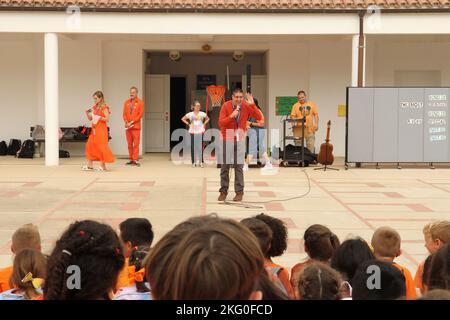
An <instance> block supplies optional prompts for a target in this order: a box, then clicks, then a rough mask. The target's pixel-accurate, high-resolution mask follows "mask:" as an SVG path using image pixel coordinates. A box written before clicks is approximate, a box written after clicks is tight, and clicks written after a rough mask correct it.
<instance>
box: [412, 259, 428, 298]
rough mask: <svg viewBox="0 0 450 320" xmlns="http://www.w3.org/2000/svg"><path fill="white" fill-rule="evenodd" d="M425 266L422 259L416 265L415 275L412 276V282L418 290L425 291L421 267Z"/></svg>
mask: <svg viewBox="0 0 450 320" xmlns="http://www.w3.org/2000/svg"><path fill="white" fill-rule="evenodd" d="M424 266H425V261H422V262H421V263H420V264H419V267H417V271H416V275H415V276H414V284H415V285H416V287H417V288H419V289H420V292H422V294H423V293H425V292H426V286H425V285H424V284H423V268H424Z"/></svg>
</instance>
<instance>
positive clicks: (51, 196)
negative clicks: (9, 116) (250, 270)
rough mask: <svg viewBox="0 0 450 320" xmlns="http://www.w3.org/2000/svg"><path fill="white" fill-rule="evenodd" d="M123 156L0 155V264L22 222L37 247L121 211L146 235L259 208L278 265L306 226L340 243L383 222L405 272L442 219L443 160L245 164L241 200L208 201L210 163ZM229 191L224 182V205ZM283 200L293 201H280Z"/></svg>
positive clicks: (113, 218) (445, 210)
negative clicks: (282, 247)
mask: <svg viewBox="0 0 450 320" xmlns="http://www.w3.org/2000/svg"><path fill="white" fill-rule="evenodd" d="M125 162H126V160H125V159H118V160H117V162H116V163H115V164H113V165H112V166H110V171H109V172H103V173H102V172H82V171H81V170H80V167H81V165H82V164H83V163H84V158H83V157H75V158H70V159H61V163H60V166H56V167H48V166H45V164H44V158H37V159H36V158H35V159H33V160H30V159H16V158H13V157H9V156H8V157H1V158H0V267H5V266H7V265H9V264H10V263H11V252H10V245H11V243H10V238H11V235H12V233H13V232H14V230H15V229H16V228H18V227H19V226H21V225H23V224H25V223H34V224H37V225H38V227H39V230H40V232H41V237H42V243H43V249H44V252H45V253H49V250H51V248H52V247H53V245H54V242H55V241H56V239H57V238H58V236H59V235H60V234H61V233H62V231H63V230H64V229H65V228H66V227H67V226H68V225H69V224H70V223H71V222H73V221H75V220H79V219H96V220H100V221H104V222H107V223H109V224H111V225H112V226H113V227H114V228H117V226H118V224H119V223H120V222H121V221H122V220H124V219H126V218H129V217H146V218H148V219H149V220H150V221H151V223H152V224H153V227H154V231H155V242H156V241H158V239H160V238H161V236H162V235H163V234H165V233H166V232H167V231H169V230H170V229H171V228H172V227H174V226H175V225H176V224H178V223H179V222H181V221H183V220H185V219H187V218H189V217H192V216H199V215H206V214H208V213H213V212H215V213H217V214H219V215H220V216H221V217H229V218H233V219H237V220H241V219H243V218H246V217H250V216H252V215H256V214H258V213H261V212H264V213H267V214H269V215H272V216H275V217H278V218H280V219H282V220H284V221H285V222H286V224H287V226H288V228H289V246H288V250H287V252H286V253H285V254H284V255H283V256H282V257H281V258H278V259H276V260H277V262H279V263H281V264H282V265H285V266H286V267H292V266H293V265H294V264H295V263H297V262H298V261H300V260H302V259H303V258H305V257H306V255H305V253H304V251H303V245H302V236H303V232H304V231H305V229H306V228H307V227H308V226H310V225H311V224H314V223H320V224H325V225H326V226H328V227H330V228H331V230H332V231H334V232H335V233H336V234H337V235H338V236H339V239H340V240H341V241H343V240H344V239H345V238H347V237H351V236H355V235H359V236H361V237H363V238H364V239H366V240H368V241H370V239H371V236H372V234H373V231H374V229H375V228H377V227H379V226H383V225H389V226H391V227H394V228H395V229H397V230H398V231H399V232H400V234H401V237H402V250H403V254H402V256H401V257H399V258H398V262H399V263H400V264H403V265H405V266H407V267H409V268H410V270H411V272H413V273H414V272H415V270H416V267H417V264H418V263H419V262H420V261H421V260H423V259H424V258H425V257H426V249H425V247H424V242H423V236H422V227H423V226H424V225H425V224H426V223H428V222H429V221H430V220H433V219H450V210H449V208H450V197H449V194H450V169H449V168H448V167H437V168H436V169H435V170H432V169H429V168H427V167H424V166H420V167H419V166H417V167H414V166H409V167H403V168H402V169H401V170H399V169H397V168H396V167H394V166H393V167H389V166H385V167H383V168H381V169H379V170H377V169H375V168H374V167H365V166H363V167H362V168H350V169H349V170H344V166H343V159H341V158H338V159H337V163H336V164H335V167H337V168H340V169H341V170H340V171H326V172H324V171H320V170H317V171H314V170H313V169H314V168H315V167H317V166H311V167H308V168H306V170H303V169H302V168H298V167H289V168H278V170H277V171H276V173H275V174H273V175H262V174H261V172H260V170H259V169H257V168H251V169H250V171H249V172H247V173H245V179H246V180H245V183H246V189H245V197H244V204H246V206H247V207H245V206H243V205H238V206H236V205H226V204H220V203H218V202H217V196H218V189H219V169H217V168H216V167H215V166H213V165H208V166H206V167H205V168H203V169H202V168H191V167H190V165H187V164H185V165H175V164H173V163H172V162H171V161H170V157H169V155H168V154H150V155H145V156H144V158H143V159H142V162H141V163H142V166H141V167H140V168H137V167H128V166H125V165H124V164H125ZM308 180H309V182H308ZM231 181H233V178H232V180H231ZM230 185H231V186H232V183H231V184H230ZM309 186H310V187H309ZM309 189H310V190H309ZM233 195H234V193H233V192H232V189H231V190H230V193H229V196H228V199H229V200H230V202H231V199H232V197H233ZM295 197H297V198H295ZM290 198H295V199H291V200H287V201H284V200H286V199H290Z"/></svg>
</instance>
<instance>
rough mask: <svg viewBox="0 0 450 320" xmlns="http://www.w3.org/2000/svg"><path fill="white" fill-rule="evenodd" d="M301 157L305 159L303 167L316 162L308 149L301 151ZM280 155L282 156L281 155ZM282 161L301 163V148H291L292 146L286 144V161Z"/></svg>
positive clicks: (315, 157) (314, 156) (315, 158)
mask: <svg viewBox="0 0 450 320" xmlns="http://www.w3.org/2000/svg"><path fill="white" fill-rule="evenodd" d="M303 152H304V153H303V155H304V157H305V159H304V161H305V167H307V166H309V165H310V164H311V163H313V162H314V161H316V160H317V156H316V155H315V154H313V153H312V152H311V151H309V149H308V148H306V147H305V149H304V151H303ZM281 155H282V154H281ZM283 161H287V162H290V161H299V162H301V161H302V147H301V146H293V145H292V144H288V145H287V146H286V159H283Z"/></svg>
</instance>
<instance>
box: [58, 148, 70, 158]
mask: <svg viewBox="0 0 450 320" xmlns="http://www.w3.org/2000/svg"><path fill="white" fill-rule="evenodd" d="M59 157H60V158H70V153H69V151H66V150H59Z"/></svg>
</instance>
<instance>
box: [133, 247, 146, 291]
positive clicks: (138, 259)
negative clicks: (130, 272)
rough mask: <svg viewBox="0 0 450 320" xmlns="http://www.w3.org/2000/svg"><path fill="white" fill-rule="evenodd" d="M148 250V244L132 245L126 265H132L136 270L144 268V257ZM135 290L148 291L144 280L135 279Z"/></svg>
mask: <svg viewBox="0 0 450 320" xmlns="http://www.w3.org/2000/svg"><path fill="white" fill-rule="evenodd" d="M149 250H150V247H149V246H139V247H134V248H133V251H131V254H130V258H129V262H128V265H129V266H134V267H135V270H136V271H139V270H141V269H142V268H144V259H145V257H146V256H147V254H148V252H149ZM136 290H137V292H150V289H149V288H148V287H147V286H146V285H145V283H144V282H138V281H136Z"/></svg>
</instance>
